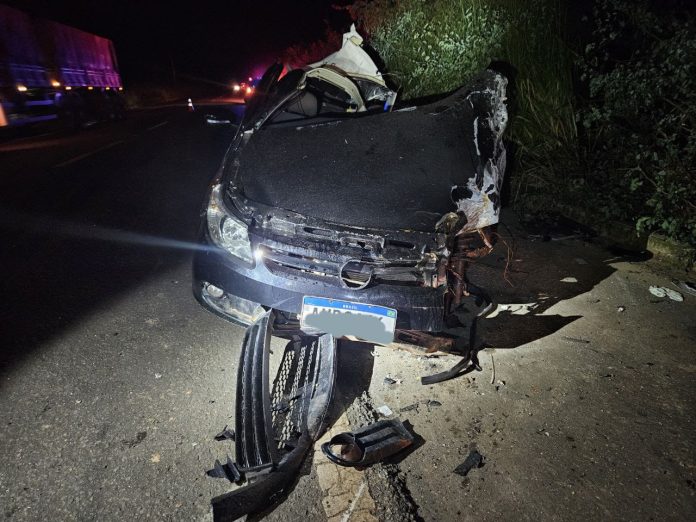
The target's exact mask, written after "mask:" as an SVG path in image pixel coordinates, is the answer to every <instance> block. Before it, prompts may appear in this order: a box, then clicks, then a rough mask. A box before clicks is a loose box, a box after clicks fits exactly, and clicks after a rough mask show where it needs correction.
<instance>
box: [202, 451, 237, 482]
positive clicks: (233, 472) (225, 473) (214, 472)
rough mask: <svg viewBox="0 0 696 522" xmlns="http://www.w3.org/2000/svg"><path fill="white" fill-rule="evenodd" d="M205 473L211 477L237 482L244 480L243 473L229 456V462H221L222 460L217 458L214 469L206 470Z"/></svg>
mask: <svg viewBox="0 0 696 522" xmlns="http://www.w3.org/2000/svg"><path fill="white" fill-rule="evenodd" d="M205 474H206V475H208V476H209V477H213V478H223V479H227V480H229V481H230V482H235V483H238V482H241V480H242V474H241V473H240V472H239V469H238V468H237V465H236V464H235V463H234V462H233V461H232V459H231V458H230V457H229V456H227V462H226V463H225V464H220V461H219V460H217V459H215V466H214V467H213V469H209V470H208V471H206V472H205Z"/></svg>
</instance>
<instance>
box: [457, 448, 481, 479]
mask: <svg viewBox="0 0 696 522" xmlns="http://www.w3.org/2000/svg"><path fill="white" fill-rule="evenodd" d="M484 464H485V461H484V458H483V455H481V454H480V453H479V452H478V450H471V453H469V456H468V457H467V458H466V460H464V462H462V463H461V464H460V465H459V466H457V467H456V468H454V472H455V473H456V474H457V475H461V476H462V477H466V475H467V473H469V472H470V471H471V470H472V469H474V468H482V467H483V466H484Z"/></svg>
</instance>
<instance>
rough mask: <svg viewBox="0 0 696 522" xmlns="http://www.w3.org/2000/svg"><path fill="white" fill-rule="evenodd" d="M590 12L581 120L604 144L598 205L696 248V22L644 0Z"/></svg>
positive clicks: (613, 2)
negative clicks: (586, 91)
mask: <svg viewBox="0 0 696 522" xmlns="http://www.w3.org/2000/svg"><path fill="white" fill-rule="evenodd" d="M593 14H594V30H593V33H592V38H591V42H590V43H589V44H588V45H587V46H586V48H585V49H584V52H583V53H582V54H581V55H580V56H579V59H578V65H579V68H580V71H581V72H582V75H583V76H582V78H583V80H584V81H585V82H586V84H587V86H588V89H589V97H588V99H587V100H586V101H585V102H584V103H583V104H581V105H580V106H579V109H578V115H577V116H578V122H579V123H580V124H581V125H582V127H583V129H584V132H585V134H586V136H588V141H589V140H591V141H593V142H595V143H597V144H598V146H597V147H596V148H595V154H594V155H593V156H592V161H591V163H590V165H589V172H590V175H588V181H589V184H590V185H591V186H592V188H593V189H594V190H595V191H596V192H597V202H596V204H597V205H598V206H604V208H605V209H609V210H608V213H609V214H613V215H616V216H617V217H628V218H630V219H632V220H633V221H635V222H636V224H637V227H638V229H639V230H647V231H650V230H659V231H661V232H663V233H665V234H666V235H668V236H670V237H672V238H675V239H680V240H685V241H688V242H691V243H696V125H695V123H696V25H695V24H694V21H693V20H691V19H689V18H688V17H687V18H685V17H683V16H682V15H681V14H680V13H677V12H670V11H664V10H663V11H660V12H654V11H652V10H651V7H650V2H648V1H647V0H632V1H630V2H629V1H626V0H598V1H597V2H595V9H594V13H593ZM607 189H609V190H607ZM607 194H608V195H610V196H611V197H610V198H608V197H606V195H607Z"/></svg>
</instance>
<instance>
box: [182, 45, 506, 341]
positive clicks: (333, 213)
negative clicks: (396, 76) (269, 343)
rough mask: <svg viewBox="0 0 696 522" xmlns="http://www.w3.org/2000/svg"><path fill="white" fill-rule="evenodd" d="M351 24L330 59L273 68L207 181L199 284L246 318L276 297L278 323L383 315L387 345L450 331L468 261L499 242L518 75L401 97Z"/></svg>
mask: <svg viewBox="0 0 696 522" xmlns="http://www.w3.org/2000/svg"><path fill="white" fill-rule="evenodd" d="M348 35H349V37H348V38H344V45H343V48H342V49H341V51H339V52H338V53H335V54H334V55H331V56H329V57H328V58H327V59H325V60H324V61H323V62H321V63H318V64H314V65H313V66H310V67H307V68H305V69H297V70H293V71H290V72H289V73H287V74H286V75H285V76H283V77H282V78H280V79H278V76H279V75H280V72H281V69H282V67H280V66H278V65H276V66H274V67H271V69H269V71H268V72H267V73H266V76H265V77H264V78H263V80H262V82H261V84H260V86H259V88H258V90H257V97H256V98H255V100H254V103H253V104H251V105H250V107H249V108H248V110H247V114H246V115H245V117H244V120H243V122H242V124H241V125H240V127H239V129H238V132H237V134H236V136H235V138H234V141H233V143H232V145H231V147H230V149H229V151H228V153H227V155H226V158H225V160H224V163H223V166H222V168H221V170H220V172H219V174H218V176H217V177H216V179H215V181H214V182H213V185H212V188H211V191H210V197H209V200H208V202H207V205H206V208H205V210H204V214H203V216H202V217H203V221H204V224H203V227H202V228H203V234H202V241H203V242H204V243H205V244H206V245H208V246H209V247H210V248H207V249H204V250H202V251H200V252H199V253H197V255H196V257H195V261H194V293H195V295H196V296H197V298H198V299H199V301H200V302H201V303H202V304H203V305H204V306H206V307H207V308H209V309H210V310H212V311H213V312H215V313H217V314H219V315H221V316H223V317H225V318H228V319H230V320H232V321H235V322H237V323H240V324H242V325H249V324H251V323H253V322H254V321H255V320H256V319H258V318H259V317H260V316H261V315H262V314H263V313H265V311H266V310H268V309H273V310H275V311H276V323H277V325H278V326H279V327H281V329H282V328H286V329H297V328H300V327H302V326H304V325H305V323H306V319H307V316H308V314H309V313H310V312H317V311H318V312H319V314H320V313H321V312H328V313H331V312H333V311H334V310H340V311H341V312H347V313H346V320H348V317H349V316H350V315H351V313H350V312H353V314H352V315H353V316H355V315H360V314H370V313H373V314H375V317H379V320H380V321H381V322H382V324H383V325H384V328H385V332H383V333H381V336H379V335H378V336H377V338H374V339H367V340H371V341H376V342H379V343H381V344H388V342H389V341H390V340H391V337H392V336H393V335H394V332H395V331H396V330H405V331H411V330H414V331H425V332H440V331H443V330H444V329H445V328H446V326H447V322H446V320H447V317H448V315H451V314H452V313H453V312H454V311H455V309H456V307H457V306H458V304H459V303H460V302H461V299H462V296H464V295H466V294H467V293H468V292H469V291H470V289H469V288H467V284H466V277H465V270H466V262H467V259H469V258H471V257H477V256H480V255H482V254H485V253H487V252H488V251H489V250H490V248H491V245H492V243H493V237H492V234H491V231H492V227H493V225H495V224H496V223H497V221H498V214H499V209H500V195H499V193H500V188H501V183H502V176H503V171H504V169H505V150H504V148H503V142H502V133H503V131H504V129H505V125H506V121H507V111H506V106H505V88H506V83H507V81H506V79H505V78H504V77H503V76H502V75H500V74H498V73H496V72H493V71H490V70H486V71H484V72H483V73H481V74H480V75H479V76H478V77H477V78H475V79H474V80H473V82H472V83H471V84H470V85H468V86H466V87H462V88H461V89H459V90H457V91H456V92H454V93H452V94H451V95H450V96H448V97H446V98H443V99H440V100H439V101H436V102H434V103H431V104H427V105H422V106H418V107H405V108H401V109H398V110H391V109H392V104H393V101H394V98H395V93H394V92H392V91H391V90H390V89H389V88H388V87H387V86H386V84H385V82H384V80H383V79H382V77H381V74H380V73H379V72H378V71H377V68H376V66H375V65H374V63H373V62H372V60H371V59H370V58H369V56H368V55H367V54H366V53H365V52H364V51H363V50H362V49H361V48H360V46H359V45H356V44H355V42H354V41H353V40H354V39H355V37H354V36H353V37H351V36H352V35H351V33H348ZM354 35H355V36H358V35H357V33H354ZM358 38H359V36H358ZM330 300H334V301H339V302H340V303H338V304H334V305H332V304H331V301H330ZM345 303H349V304H345ZM332 306H333V307H332ZM380 314H382V315H380ZM315 315H317V314H315ZM281 323H282V324H281ZM356 324H357V323H356ZM359 334H360V332H353V335H356V336H358V337H360V335H359Z"/></svg>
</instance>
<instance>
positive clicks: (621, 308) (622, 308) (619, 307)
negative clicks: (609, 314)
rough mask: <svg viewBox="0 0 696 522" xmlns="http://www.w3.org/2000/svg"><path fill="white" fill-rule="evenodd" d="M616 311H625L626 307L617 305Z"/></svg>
mask: <svg viewBox="0 0 696 522" xmlns="http://www.w3.org/2000/svg"><path fill="white" fill-rule="evenodd" d="M616 311H617V312H625V311H626V307H625V306H617V307H616Z"/></svg>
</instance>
